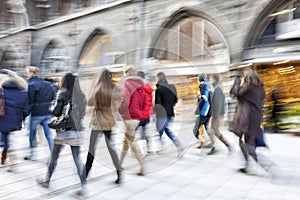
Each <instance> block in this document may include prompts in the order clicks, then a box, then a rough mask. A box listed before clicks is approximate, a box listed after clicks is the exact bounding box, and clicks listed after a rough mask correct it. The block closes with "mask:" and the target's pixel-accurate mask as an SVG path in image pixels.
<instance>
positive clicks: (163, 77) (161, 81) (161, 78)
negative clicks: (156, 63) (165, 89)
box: [156, 72, 168, 84]
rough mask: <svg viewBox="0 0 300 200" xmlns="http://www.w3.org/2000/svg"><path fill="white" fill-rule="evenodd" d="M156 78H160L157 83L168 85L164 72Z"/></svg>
mask: <svg viewBox="0 0 300 200" xmlns="http://www.w3.org/2000/svg"><path fill="white" fill-rule="evenodd" d="M156 77H157V78H158V81H157V83H165V84H168V81H167V77H166V74H165V73H163V72H159V73H158V74H157V75H156Z"/></svg>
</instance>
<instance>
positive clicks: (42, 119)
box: [29, 115, 53, 151]
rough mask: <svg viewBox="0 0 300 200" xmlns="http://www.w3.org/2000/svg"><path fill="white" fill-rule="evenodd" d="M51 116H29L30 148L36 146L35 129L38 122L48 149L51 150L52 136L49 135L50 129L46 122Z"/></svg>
mask: <svg viewBox="0 0 300 200" xmlns="http://www.w3.org/2000/svg"><path fill="white" fill-rule="evenodd" d="M51 118H52V116H51V115H45V116H31V117H30V125H29V144H30V148H31V149H32V148H34V147H36V146H37V141H36V129H37V126H38V125H39V124H41V125H42V126H43V129H44V134H45V137H46V139H47V142H48V145H49V149H50V151H51V150H52V145H53V144H52V137H51V131H50V128H49V127H48V123H49V122H50V120H51Z"/></svg>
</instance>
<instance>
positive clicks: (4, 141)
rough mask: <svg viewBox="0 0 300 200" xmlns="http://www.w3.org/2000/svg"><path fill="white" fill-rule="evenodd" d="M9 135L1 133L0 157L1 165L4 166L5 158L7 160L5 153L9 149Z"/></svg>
mask: <svg viewBox="0 0 300 200" xmlns="http://www.w3.org/2000/svg"><path fill="white" fill-rule="evenodd" d="M8 137H9V133H8V132H3V133H2V141H3V145H4V146H3V150H2V155H1V165H4V164H5V161H6V158H7V152H8V148H9V138H8Z"/></svg>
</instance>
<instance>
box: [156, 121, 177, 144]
mask: <svg viewBox="0 0 300 200" xmlns="http://www.w3.org/2000/svg"><path fill="white" fill-rule="evenodd" d="M172 121H173V118H172V117H164V118H157V119H156V129H157V131H158V132H159V137H160V140H161V137H162V135H163V133H164V132H165V133H166V134H167V136H168V137H169V138H170V139H171V140H172V142H173V143H174V144H175V146H176V147H177V148H181V144H180V142H179V140H178V139H177V138H176V136H175V135H174V133H173V132H172V131H171V129H170V128H169V123H171V122H172Z"/></svg>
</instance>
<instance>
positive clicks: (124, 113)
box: [118, 76, 146, 120]
mask: <svg viewBox="0 0 300 200" xmlns="http://www.w3.org/2000/svg"><path fill="white" fill-rule="evenodd" d="M123 88H124V91H123V94H122V96H121V102H120V105H119V108H118V112H119V113H120V114H121V117H122V118H123V120H131V119H133V120H141V119H142V111H143V110H144V108H145V106H146V94H145V90H144V82H143V80H142V79H141V78H139V77H137V76H129V77H127V78H126V79H125V81H124V83H123Z"/></svg>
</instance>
